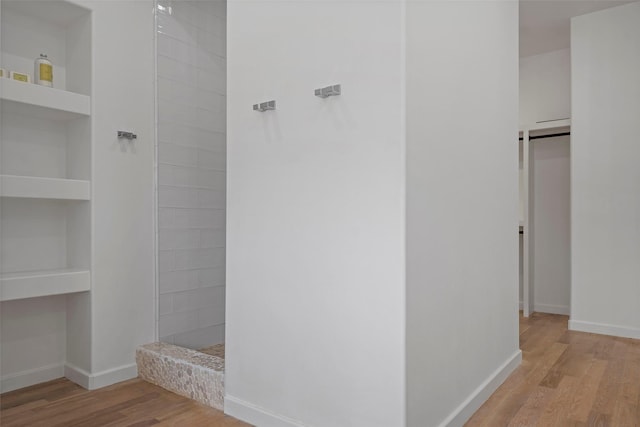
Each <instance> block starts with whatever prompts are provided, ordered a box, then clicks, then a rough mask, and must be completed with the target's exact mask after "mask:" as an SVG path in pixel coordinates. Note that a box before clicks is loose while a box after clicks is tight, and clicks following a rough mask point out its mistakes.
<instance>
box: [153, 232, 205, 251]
mask: <svg viewBox="0 0 640 427" xmlns="http://www.w3.org/2000/svg"><path fill="white" fill-rule="evenodd" d="M158 240H159V242H158V246H159V248H160V250H166V249H198V248H200V246H201V240H202V238H201V235H200V230H197V229H186V230H180V229H162V230H160V232H159V233H158Z"/></svg>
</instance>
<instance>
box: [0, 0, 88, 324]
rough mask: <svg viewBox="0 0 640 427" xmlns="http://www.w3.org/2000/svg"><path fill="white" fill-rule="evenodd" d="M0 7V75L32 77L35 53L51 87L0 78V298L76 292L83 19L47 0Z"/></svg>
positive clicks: (82, 166)
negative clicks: (46, 67) (49, 70)
mask: <svg viewBox="0 0 640 427" xmlns="http://www.w3.org/2000/svg"><path fill="white" fill-rule="evenodd" d="M0 7H1V19H2V22H1V26H2V40H1V42H2V45H1V53H2V56H1V65H2V68H4V69H5V70H7V71H9V70H12V71H17V72H26V73H29V74H31V76H32V78H33V72H34V60H35V59H36V58H37V57H39V55H40V54H41V53H44V54H47V55H48V57H49V59H50V60H51V62H52V63H53V88H50V87H45V86H39V85H36V84H34V83H25V82H19V81H15V80H10V79H8V78H3V79H0V100H1V108H2V110H1V116H0V120H1V122H2V123H1V125H2V126H1V132H2V134H1V146H0V150H1V156H0V196H1V197H2V198H1V200H0V210H1V212H0V232H1V233H2V243H1V245H2V247H1V254H2V256H1V259H0V301H12V300H18V299H26V298H34V297H47V296H54V295H63V294H69V295H73V294H77V293H82V292H85V293H86V292H87V291H89V290H90V289H91V176H92V174H91V143H92V141H91V136H92V133H91V55H92V52H91V46H92V41H91V13H90V11H89V10H87V9H84V8H83V7H80V6H78V5H76V4H73V3H71V2H66V1H57V0H52V1H24V0H0ZM85 300H86V298H85V299H83V301H85ZM78 301H79V300H78ZM77 303H78V302H74V301H71V302H68V305H73V304H77ZM84 303H85V302H83V304H84ZM75 310H80V311H82V310H81V309H80V308H78V307H75Z"/></svg>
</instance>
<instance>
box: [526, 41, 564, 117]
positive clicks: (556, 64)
mask: <svg viewBox="0 0 640 427" xmlns="http://www.w3.org/2000/svg"><path fill="white" fill-rule="evenodd" d="M569 117H571V51H570V49H562V50H556V51H553V52H548V53H543V54H540V55H533V56H527V57H524V58H520V124H531V123H536V122H539V121H546V120H558V119H566V118H569Z"/></svg>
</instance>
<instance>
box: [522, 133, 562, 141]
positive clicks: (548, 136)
mask: <svg viewBox="0 0 640 427" xmlns="http://www.w3.org/2000/svg"><path fill="white" fill-rule="evenodd" d="M567 135H571V132H562V133H550V134H549V135H536V136H530V137H529V141H531V140H533V139H543V138H555V137H556V136H567ZM518 141H522V138H518Z"/></svg>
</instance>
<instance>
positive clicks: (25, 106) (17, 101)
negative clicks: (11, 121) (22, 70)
mask: <svg viewBox="0 0 640 427" xmlns="http://www.w3.org/2000/svg"><path fill="white" fill-rule="evenodd" d="M0 98H1V99H2V108H3V110H6V111H13V112H18V113H24V114H31V115H34V116H38V117H42V118H46V119H51V120H70V119H74V118H78V117H84V116H89V115H90V114H91V98H90V97H88V96H87V95H81V94H79V93H73V92H67V91H64V90H59V89H54V88H50V87H46V86H40V85H36V84H33V83H24V82H19V81H16V80H10V79H6V78H3V79H0Z"/></svg>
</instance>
